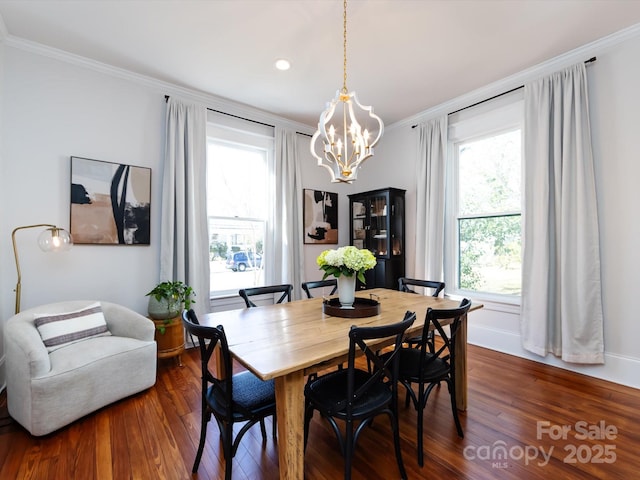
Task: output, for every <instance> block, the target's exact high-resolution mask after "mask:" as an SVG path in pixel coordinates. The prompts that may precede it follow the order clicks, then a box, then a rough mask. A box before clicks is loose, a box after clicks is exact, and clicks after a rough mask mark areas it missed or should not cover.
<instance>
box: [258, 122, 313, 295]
mask: <svg viewBox="0 0 640 480" xmlns="http://www.w3.org/2000/svg"><path fill="white" fill-rule="evenodd" d="M275 135H276V148H275V191H274V194H273V195H272V203H273V205H272V208H270V212H271V215H272V216H271V218H270V221H269V225H268V231H267V238H266V240H265V255H266V256H267V258H270V259H272V260H273V261H272V262H269V268H268V270H267V272H266V273H267V284H273V285H276V284H281V283H290V284H291V285H293V296H294V298H301V296H300V295H301V292H300V284H301V282H302V278H303V272H304V263H303V258H304V257H303V255H302V244H303V238H302V235H303V224H302V181H301V173H300V167H299V164H298V154H297V140H298V139H297V134H296V132H295V131H293V130H290V129H287V128H282V127H276V129H275Z"/></svg>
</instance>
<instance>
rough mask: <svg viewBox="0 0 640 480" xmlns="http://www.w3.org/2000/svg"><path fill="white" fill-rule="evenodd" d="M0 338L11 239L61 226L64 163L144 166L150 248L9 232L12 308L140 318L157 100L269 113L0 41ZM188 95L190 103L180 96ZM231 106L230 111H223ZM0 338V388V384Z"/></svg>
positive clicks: (159, 125)
mask: <svg viewBox="0 0 640 480" xmlns="http://www.w3.org/2000/svg"><path fill="white" fill-rule="evenodd" d="M0 47H1V48H2V50H3V51H4V59H3V61H1V62H0V66H1V67H2V71H3V75H2V78H0V99H3V100H4V102H3V105H2V109H1V110H0V122H1V123H0V124H2V125H4V129H3V130H2V132H1V133H2V135H1V136H0V140H2V144H1V148H0V160H1V161H0V202H1V204H2V209H1V210H0V211H1V213H0V265H2V268H1V270H0V336H1V335H2V331H3V324H4V322H5V321H6V320H7V319H8V318H10V317H11V316H12V315H13V311H14V293H13V289H14V287H15V282H16V271H15V266H14V259H13V253H12V247H11V232H12V230H13V229H14V228H15V227H17V226H22V225H30V224H37V223H53V224H56V225H58V226H61V227H64V228H67V229H68V228H69V211H70V207H69V197H70V193H69V189H70V157H71V156H80V157H86V158H91V159H96V160H104V161H110V162H117V163H125V164H130V165H136V166H141V167H150V168H151V169H152V175H151V181H152V187H151V194H152V203H151V245H150V246H116V245H113V246H107V245H100V246H98V245H74V246H73V248H72V249H71V250H69V251H67V252H62V253H55V254H51V253H43V252H41V251H40V250H39V248H38V247H37V245H36V239H37V236H38V234H39V233H40V232H41V229H29V230H21V231H19V232H18V233H17V241H18V249H19V254H20V266H21V271H22V302H21V307H22V308H21V309H22V310H26V309H28V308H30V307H33V306H36V305H42V304H46V303H51V302H57V301H62V300H68V299H99V300H106V301H113V302H116V303H119V304H122V305H125V306H127V307H130V308H132V309H133V310H135V311H137V312H140V313H143V314H144V313H146V309H147V301H148V299H147V297H146V296H145V294H146V293H147V292H148V291H149V290H151V288H153V286H154V285H155V284H156V283H157V282H158V281H159V280H160V279H159V255H160V254H159V239H160V234H159V232H160V225H159V219H160V201H161V200H160V199H161V184H162V168H161V166H162V159H163V156H164V121H165V110H166V103H165V98H164V96H165V95H166V94H169V95H172V94H177V95H181V96H183V97H185V98H187V99H188V100H189V99H193V100H194V101H200V102H202V103H203V104H205V105H207V106H210V107H211V108H215V109H219V110H223V111H229V112H230V113H234V114H237V115H241V116H245V117H248V118H253V119H255V120H258V121H263V122H267V123H271V124H276V123H277V124H279V125H282V126H289V127H291V128H296V129H297V130H298V131H304V130H305V129H306V130H310V129H309V128H308V127H306V126H300V125H295V124H288V123H287V121H285V120H282V119H278V118H277V117H274V116H271V115H270V114H267V113H264V112H260V111H257V110H253V109H250V108H247V107H243V106H237V108H236V106H235V105H234V104H232V103H231V102H228V101H226V100H224V99H218V98H215V97H209V96H206V97H203V96H202V95H199V94H197V93H195V92H190V91H186V90H185V89H182V88H180V87H176V86H172V85H169V84H166V83H162V82H159V81H155V80H153V79H149V78H145V77H141V76H138V75H134V74H130V73H129V72H125V71H122V70H118V69H112V68H111V67H109V66H106V65H101V64H97V63H96V62H91V61H88V60H86V59H81V58H78V57H73V56H70V55H66V54H64V52H59V51H56V50H53V49H48V48H45V47H40V46H37V47H34V46H33V45H32V44H23V43H22V42H20V41H19V40H16V39H9V41H8V43H3V42H0ZM0 58H1V57H0ZM190 97H193V98H190ZM233 108H235V110H234V109H233ZM3 352H4V348H3V343H2V342H1V341H0V390H1V389H2V388H3V385H4V369H3V364H4V357H3Z"/></svg>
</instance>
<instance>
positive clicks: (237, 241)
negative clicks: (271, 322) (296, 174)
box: [207, 112, 273, 297]
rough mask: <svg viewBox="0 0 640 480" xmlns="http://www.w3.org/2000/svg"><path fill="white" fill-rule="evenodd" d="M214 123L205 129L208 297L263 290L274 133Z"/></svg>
mask: <svg viewBox="0 0 640 480" xmlns="http://www.w3.org/2000/svg"><path fill="white" fill-rule="evenodd" d="M209 113H211V112H209ZM213 118H214V120H215V122H212V121H211V120H212V115H210V117H209V121H210V123H209V124H208V125H207V215H208V219H209V253H210V262H211V263H210V270H211V278H210V280H211V296H212V297H216V296H218V297H219V296H224V295H229V294H234V295H236V294H237V293H238V290H239V289H240V288H245V287H255V286H262V285H264V281H265V280H264V279H265V275H264V269H265V263H266V260H267V259H265V258H264V238H265V228H266V223H267V220H268V217H267V215H268V205H269V198H270V195H269V193H270V186H269V178H270V176H269V174H268V172H269V165H270V161H271V158H272V156H273V154H272V152H273V133H272V131H271V132H269V131H268V130H267V131H260V130H261V129H263V130H264V129H265V128H267V129H268V127H262V126H256V127H254V126H253V125H242V124H240V126H241V127H242V128H244V129H246V128H249V129H251V130H249V131H243V130H240V129H239V128H238V122H243V123H249V122H246V121H241V120H238V119H233V118H232V119H226V118H221V117H220V116H219V115H213ZM256 130H258V131H256ZM271 130H272V129H271ZM268 133H271V136H269V135H268Z"/></svg>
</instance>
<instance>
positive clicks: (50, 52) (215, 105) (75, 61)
mask: <svg viewBox="0 0 640 480" xmlns="http://www.w3.org/2000/svg"><path fill="white" fill-rule="evenodd" d="M1 20H2V17H0V21H1ZM1 27H2V24H1V23H0V36H1V35H2V30H1ZM0 38H1V37H0ZM4 43H5V45H7V46H9V47H13V48H16V49H19V50H23V51H26V52H30V53H34V54H36V55H41V56H43V57H48V58H52V59H54V60H58V61H61V62H65V63H69V64H72V65H76V66H80V67H83V68H86V69H89V70H93V71H95V72H99V73H102V74H105V75H110V76H113V77H116V78H120V79H123V80H127V81H130V82H133V83H137V84H139V85H143V86H145V87H148V88H151V89H155V90H157V91H158V93H159V94H161V95H169V96H176V97H180V98H182V99H184V100H188V101H192V102H194V103H201V104H203V105H205V106H206V107H207V108H211V109H214V110H220V111H223V112H228V113H232V114H234V115H238V116H241V117H244V118H249V119H251V120H255V121H258V122H263V123H268V124H270V125H275V126H277V127H282V128H290V129H292V130H296V131H300V132H303V133H307V132H311V133H313V131H314V130H313V128H312V127H311V126H309V125H306V124H303V123H299V122H294V121H293V120H289V119H287V118H284V117H280V116H278V115H275V114H273V113H270V112H267V111H264V110H260V109H258V108H256V107H252V106H251V105H246V104H243V103H239V102H234V101H233V100H229V99H227V98H224V97H219V96H216V95H213V94H210V93H205V92H202V91H199V90H195V89H191V88H187V87H182V86H180V85H176V84H173V83H170V82H166V81H163V80H159V79H157V78H154V77H150V76H148V75H143V74H140V73H135V72H132V71H130V70H126V69H124V68H120V67H114V66H113V65H109V64H107V63H103V62H99V61H97V60H93V59H90V58H87V57H83V56H81V55H76V54H73V53H70V52H67V51H65V50H60V49H58V48H53V47H49V46H47V45H43V44H41V43H38V42H33V41H31V40H26V39H24V38H20V37H16V36H14V35H11V34H7V35H6V37H5V39H4Z"/></svg>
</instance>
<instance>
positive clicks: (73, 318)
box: [35, 302, 111, 352]
mask: <svg viewBox="0 0 640 480" xmlns="http://www.w3.org/2000/svg"><path fill="white" fill-rule="evenodd" d="M35 325H36V328H37V329H38V332H39V333H40V337H42V341H43V342H44V345H45V347H47V350H48V351H49V352H53V351H54V350H57V349H58V348H61V347H65V346H67V345H71V344H72V343H76V342H79V341H81V340H86V339H88V338H93V337H101V336H104V335H111V332H109V330H108V329H107V322H106V320H105V319H104V315H103V313H102V306H101V305H100V304H99V303H97V302H96V303H93V304H91V305H89V306H87V307H85V308H83V309H82V310H76V311H74V312H66V313H38V314H36V315H35Z"/></svg>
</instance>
